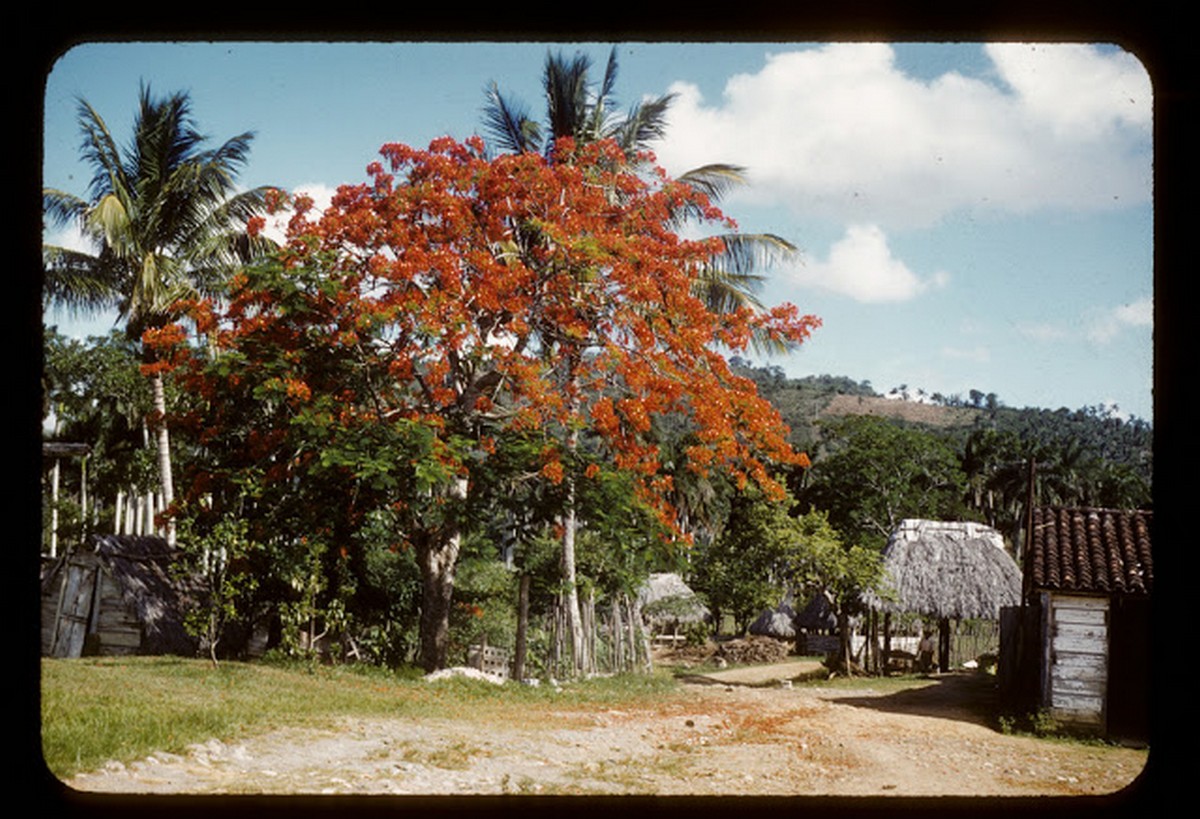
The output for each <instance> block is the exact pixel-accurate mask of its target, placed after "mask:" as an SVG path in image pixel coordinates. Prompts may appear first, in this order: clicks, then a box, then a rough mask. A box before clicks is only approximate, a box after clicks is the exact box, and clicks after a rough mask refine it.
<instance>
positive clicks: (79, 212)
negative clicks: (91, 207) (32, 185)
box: [42, 188, 88, 227]
mask: <svg viewBox="0 0 1200 819" xmlns="http://www.w3.org/2000/svg"><path fill="white" fill-rule="evenodd" d="M87 209H88V203H87V200H85V199H81V198H79V197H78V196H75V195H74V194H72V193H67V192H66V191H60V190H57V189H55V188H43V189H42V213H43V214H44V215H45V216H46V218H47V219H48V220H49V221H50V223H51V224H52V225H54V226H56V227H62V226H64V225H67V224H69V223H71V222H79V223H81V222H82V221H83V218H84V215H85V214H86V213H87Z"/></svg>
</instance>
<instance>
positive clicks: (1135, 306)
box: [1086, 298, 1154, 344]
mask: <svg viewBox="0 0 1200 819" xmlns="http://www.w3.org/2000/svg"><path fill="white" fill-rule="evenodd" d="M1153 325H1154V300H1153V299H1151V298H1144V299H1139V300H1138V301H1135V302H1131V303H1129V304H1124V305H1121V306H1120V307H1114V308H1113V309H1111V310H1105V311H1102V312H1099V313H1096V314H1094V315H1093V316H1092V317H1091V318H1090V320H1089V323H1088V328H1087V331H1086V334H1087V338H1088V340H1089V341H1091V342H1094V343H1096V344H1107V343H1108V342H1110V341H1112V340H1113V339H1114V338H1116V337H1117V335H1118V334H1119V333H1120V332H1121V331H1122V330H1124V329H1126V328H1129V327H1152V326H1153Z"/></svg>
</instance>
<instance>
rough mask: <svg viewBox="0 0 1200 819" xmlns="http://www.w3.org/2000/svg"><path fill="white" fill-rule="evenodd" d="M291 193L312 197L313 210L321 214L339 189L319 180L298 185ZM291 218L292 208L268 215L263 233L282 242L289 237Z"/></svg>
mask: <svg viewBox="0 0 1200 819" xmlns="http://www.w3.org/2000/svg"><path fill="white" fill-rule="evenodd" d="M290 193H291V194H292V195H293V196H298V195H301V194H303V195H305V196H308V197H309V198H311V199H312V200H313V211H312V212H313V213H315V214H319V213H322V212H324V210H325V209H326V208H328V207H329V203H330V201H331V200H332V199H333V195H334V194H335V193H337V189H336V188H332V187H330V186H329V185H325V184H322V183H319V182H312V183H308V184H304V185H298V186H296V188H295V189H294V190H292V191H291V192H290ZM291 218H292V212H291V210H290V209H289V210H285V211H281V212H279V213H276V214H273V215H271V216H268V217H267V226H266V228H265V229H264V230H263V235H265V236H267V237H268V238H270V239H273V240H275V241H276V242H279V243H282V242H283V241H284V239H286V238H287V226H288V221H289V220H290V219H291Z"/></svg>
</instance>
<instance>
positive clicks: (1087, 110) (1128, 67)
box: [986, 43, 1153, 141]
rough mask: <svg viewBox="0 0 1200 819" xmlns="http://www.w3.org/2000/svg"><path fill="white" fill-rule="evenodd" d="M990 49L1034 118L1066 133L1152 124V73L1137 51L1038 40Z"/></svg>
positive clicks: (1092, 134)
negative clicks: (1102, 49)
mask: <svg viewBox="0 0 1200 819" xmlns="http://www.w3.org/2000/svg"><path fill="white" fill-rule="evenodd" d="M986 52H987V54H988V56H989V57H990V58H991V59H992V62H993V63H994V64H995V66H996V69H997V71H998V72H999V74H1000V76H1001V77H1002V78H1003V80H1004V81H1005V82H1006V83H1007V84H1008V85H1009V86H1010V87H1011V88H1012V89H1013V90H1014V91H1015V92H1016V94H1017V96H1018V98H1019V100H1020V106H1021V108H1022V109H1024V110H1025V111H1026V112H1027V114H1028V116H1029V118H1030V120H1032V121H1035V122H1038V123H1042V124H1044V125H1047V126H1048V127H1050V128H1051V130H1053V131H1054V133H1055V134H1057V135H1059V136H1061V137H1063V138H1065V139H1072V140H1079V141H1085V140H1089V139H1099V138H1101V137H1104V136H1108V135H1111V134H1112V133H1113V132H1115V131H1116V130H1118V129H1120V128H1122V127H1125V126H1132V127H1133V128H1134V129H1136V130H1145V131H1148V130H1149V128H1150V125H1151V121H1152V113H1153V100H1152V94H1153V91H1152V89H1151V85H1150V77H1149V75H1148V74H1147V73H1146V70H1145V68H1144V67H1143V66H1142V64H1141V63H1140V62H1139V61H1138V60H1137V58H1136V57H1134V56H1133V55H1132V54H1129V53H1127V52H1116V53H1113V54H1104V53H1102V52H1101V51H1099V50H1097V49H1095V48H1091V47H1089V46H1086V45H1079V44H1059V45H1050V46H1046V45H1042V44H1037V43H1027V44H1016V43H1005V44H992V45H989V46H987V47H986Z"/></svg>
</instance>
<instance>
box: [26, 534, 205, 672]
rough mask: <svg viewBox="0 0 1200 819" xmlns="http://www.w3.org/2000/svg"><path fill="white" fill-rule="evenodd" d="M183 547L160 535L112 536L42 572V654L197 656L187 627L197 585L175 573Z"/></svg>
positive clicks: (95, 541)
mask: <svg viewBox="0 0 1200 819" xmlns="http://www.w3.org/2000/svg"><path fill="white" fill-rule="evenodd" d="M178 560H179V552H178V550H176V549H174V548H172V547H170V546H169V545H168V544H167V542H166V541H165V540H163V539H162V538H158V537H138V536H131V535H106V536H101V537H94V538H92V539H91V542H90V543H89V544H88V545H87V546H85V547H80V548H76V549H72V550H70V551H68V552H67V553H66V554H65V555H63V556H62V557H61V558H59V559H58V560H57V561H56V562H54V563H53V564H51V565H50V566H48V567H47V568H46V570H45V572H44V573H43V576H42V654H43V655H44V656H47V657H79V656H82V655H96V654H100V655H110V654H181V655H192V654H195V653H196V649H197V643H196V640H195V638H193V637H192V636H191V635H190V634H188V632H187V629H186V628H185V627H184V616H185V613H186V611H187V607H188V606H189V605H190V604H191V602H192V601H193V600H194V599H195V598H196V595H197V586H196V584H194V583H191V582H188V581H186V580H183V579H181V578H178V577H176V576H175V574H174V572H173V571H172V568H173V566H174V565H175V564H176V562H177V561H178Z"/></svg>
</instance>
